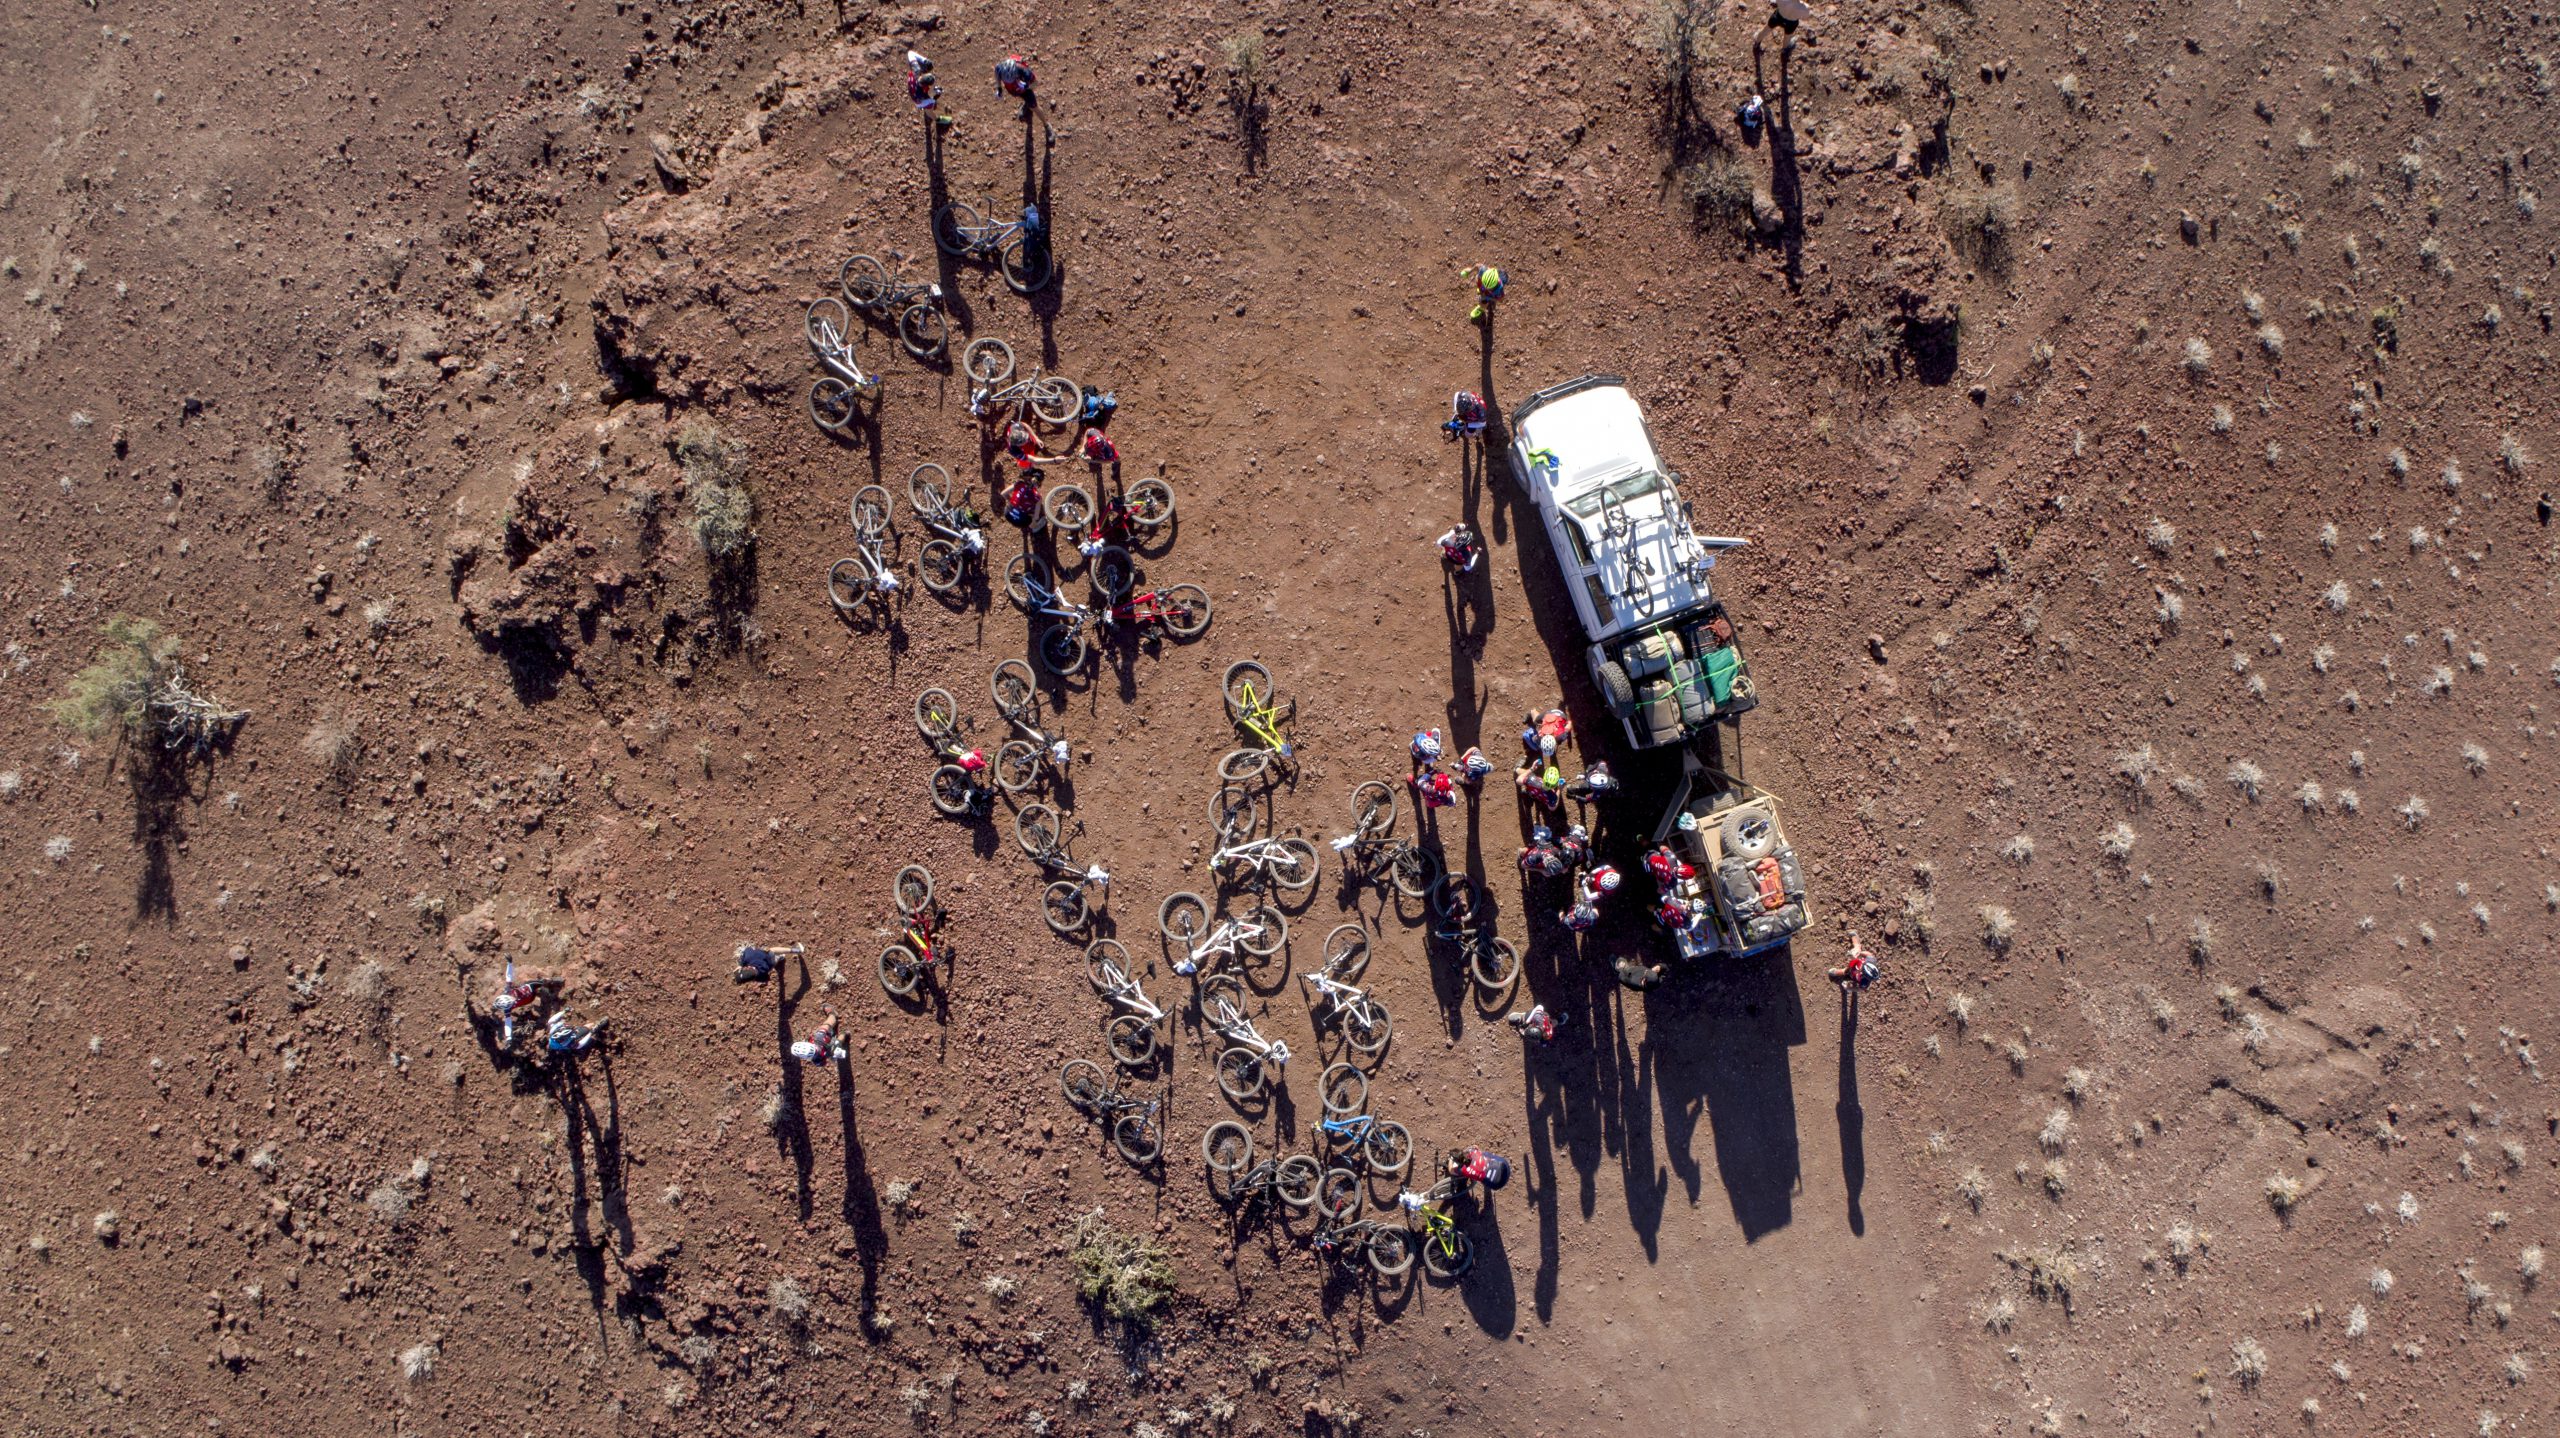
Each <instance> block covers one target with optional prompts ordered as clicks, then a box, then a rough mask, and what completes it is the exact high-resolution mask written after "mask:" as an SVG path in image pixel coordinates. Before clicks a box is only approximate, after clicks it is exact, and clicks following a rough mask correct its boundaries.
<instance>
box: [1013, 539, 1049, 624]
mask: <svg viewBox="0 0 2560 1438" xmlns="http://www.w3.org/2000/svg"><path fill="white" fill-rule="evenodd" d="M1035 584H1036V585H1038V586H1040V588H1041V589H1042V590H1044V591H1054V590H1056V588H1057V585H1056V584H1055V583H1054V582H1053V581H1052V580H1051V578H1050V575H1049V566H1047V565H1045V564H1042V563H1041V562H1040V557H1039V556H1038V555H1036V554H1032V553H1030V552H1029V551H1027V550H1026V551H1024V552H1023V553H1021V554H1017V555H1015V556H1014V557H1013V558H1012V559H1010V560H1008V561H1007V562H1006V563H1005V567H1004V597H1005V598H1007V599H1010V600H1012V601H1013V607H1014V608H1016V609H1019V610H1022V611H1024V612H1026V613H1028V612H1029V611H1030V608H1031V587H1032V586H1033V585H1035Z"/></svg>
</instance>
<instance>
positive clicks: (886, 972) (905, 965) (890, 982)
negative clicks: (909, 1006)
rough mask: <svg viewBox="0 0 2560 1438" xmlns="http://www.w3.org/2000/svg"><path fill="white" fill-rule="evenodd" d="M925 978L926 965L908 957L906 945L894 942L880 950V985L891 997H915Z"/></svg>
mask: <svg viewBox="0 0 2560 1438" xmlns="http://www.w3.org/2000/svg"><path fill="white" fill-rule="evenodd" d="M923 980H924V966H923V965H922V964H919V963H917V962H916V961H915V960H913V959H912V958H909V957H908V953H907V949H906V947H905V946H904V945H901V944H892V945H890V946H889V947H888V948H885V949H882V950H881V951H880V987H882V988H884V989H887V990H888V991H889V994H890V996H891V997H893V998H901V999H911V998H914V997H915V995H916V989H917V987H918V985H920V984H921V983H922V982H923Z"/></svg>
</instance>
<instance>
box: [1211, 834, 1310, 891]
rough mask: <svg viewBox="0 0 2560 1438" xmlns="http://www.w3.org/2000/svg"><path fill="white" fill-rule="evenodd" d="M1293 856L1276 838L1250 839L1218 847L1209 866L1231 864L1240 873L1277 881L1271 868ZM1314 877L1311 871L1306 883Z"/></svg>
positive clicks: (1223, 866) (1214, 868) (1222, 866)
mask: <svg viewBox="0 0 2560 1438" xmlns="http://www.w3.org/2000/svg"><path fill="white" fill-rule="evenodd" d="M1310 852H1312V846H1310ZM1295 857H1296V856H1295V854H1294V852H1293V851H1292V850H1291V849H1290V848H1289V846H1288V845H1287V844H1286V843H1285V842H1283V841H1282V840H1280V839H1278V838H1270V839H1250V840H1247V841H1246V842H1244V843H1241V844H1236V845H1233V846H1231V847H1228V848H1224V849H1220V850H1219V851H1218V852H1217V854H1216V855H1215V856H1213V857H1212V858H1211V859H1210V860H1209V867H1210V869H1211V870H1213V871H1214V870H1219V869H1224V868H1225V867H1227V866H1228V865H1229V864H1233V865H1235V866H1236V868H1237V869H1238V870H1239V871H1241V873H1246V874H1251V875H1253V876H1254V877H1255V878H1258V879H1263V880H1266V881H1269V882H1274V883H1277V882H1278V880H1277V878H1276V876H1275V875H1274V874H1273V873H1272V870H1274V869H1276V868H1278V867H1279V866H1280V865H1282V864H1284V863H1289V862H1292V861H1294V859H1295ZM1315 879H1316V876H1315V875H1314V874H1313V873H1310V874H1308V876H1307V882H1308V883H1310V884H1312V883H1314V882H1315Z"/></svg>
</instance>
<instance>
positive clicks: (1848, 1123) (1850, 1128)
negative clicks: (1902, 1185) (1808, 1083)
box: [1837, 987, 1867, 1237]
mask: <svg viewBox="0 0 2560 1438" xmlns="http://www.w3.org/2000/svg"><path fill="white" fill-rule="evenodd" d="M1837 1112H1838V1116H1839V1119H1840V1179H1841V1183H1842V1185H1843V1186H1844V1187H1845V1188H1846V1189H1847V1190H1848V1194H1849V1231H1850V1232H1851V1233H1854V1234H1858V1235H1860V1236H1862V1237H1863V1236H1864V1235H1865V1233H1866V1231H1867V1211H1866V1209H1865V1207H1864V1206H1863V1205H1862V1204H1861V1203H1860V1201H1859V1200H1860V1197H1861V1196H1862V1195H1863V1194H1864V1193H1865V1192H1866V1187H1867V1114H1866V1110H1865V1109H1862V1108H1860V1107H1859V1106H1858V994H1857V990H1856V989H1854V988H1848V987H1844V988H1843V990H1842V992H1841V995H1840V1103H1839V1107H1838V1110H1837Z"/></svg>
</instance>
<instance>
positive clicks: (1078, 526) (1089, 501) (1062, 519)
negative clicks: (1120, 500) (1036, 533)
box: [1040, 484, 1093, 540]
mask: <svg viewBox="0 0 2560 1438" xmlns="http://www.w3.org/2000/svg"><path fill="white" fill-rule="evenodd" d="M1040 505H1041V507H1042V508H1043V509H1046V510H1047V511H1048V512H1049V523H1050V524H1052V525H1054V526H1056V528H1057V531H1058V532H1059V533H1060V534H1063V535H1065V536H1067V538H1069V539H1070V540H1072V539H1075V538H1077V537H1079V536H1081V535H1082V534H1083V533H1084V527H1085V526H1086V525H1088V524H1091V523H1093V496H1092V495H1090V494H1087V493H1085V489H1084V486H1083V485H1081V484H1062V485H1059V486H1058V487H1057V488H1056V489H1053V490H1050V491H1049V494H1048V497H1047V498H1045V499H1043V500H1041V501H1040Z"/></svg>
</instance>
